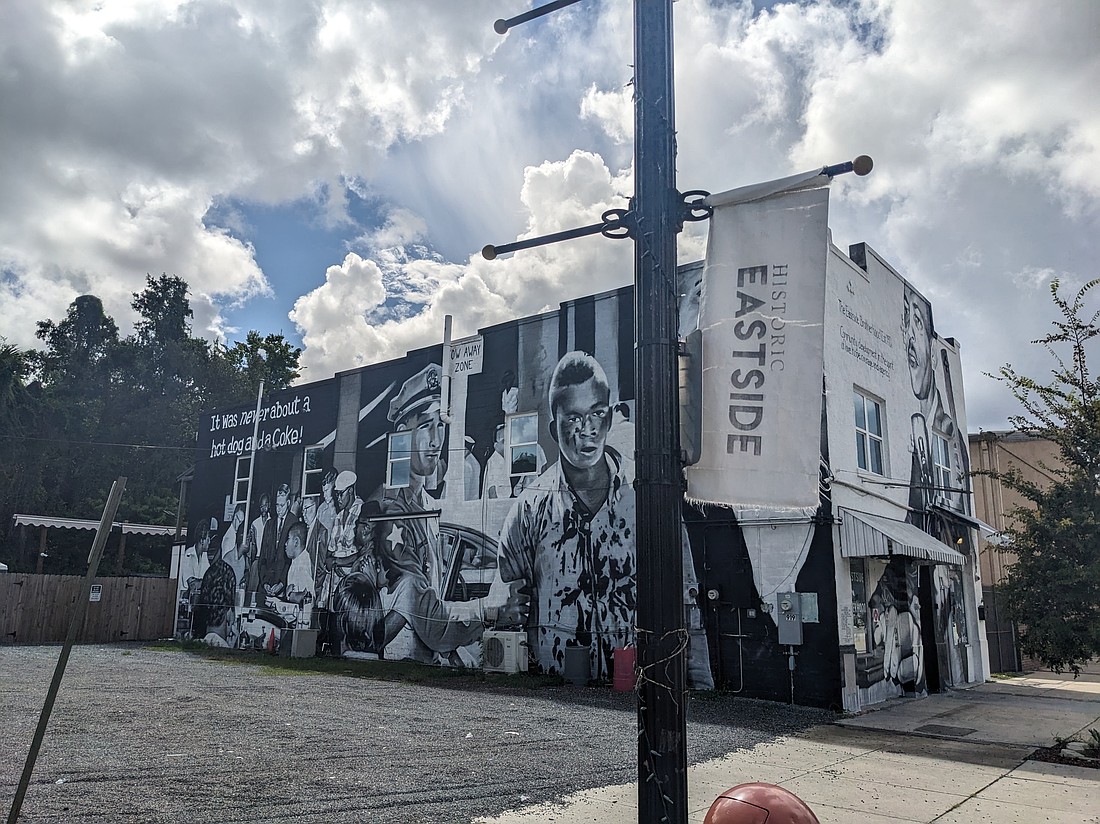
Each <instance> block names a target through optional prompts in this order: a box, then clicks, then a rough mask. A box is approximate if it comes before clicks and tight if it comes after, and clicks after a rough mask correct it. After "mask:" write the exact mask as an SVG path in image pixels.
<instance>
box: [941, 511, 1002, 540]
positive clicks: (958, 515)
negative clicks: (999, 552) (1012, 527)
mask: <svg viewBox="0 0 1100 824" xmlns="http://www.w3.org/2000/svg"><path fill="white" fill-rule="evenodd" d="M932 509H934V510H935V511H936V512H939V513H942V514H943V515H946V516H947V517H948V518H954V519H955V520H956V521H961V522H962V523H964V524H966V525H967V526H968V527H970V528H971V529H976V530H978V532H979V533H980V534H981V536H982V537H983V538H985V539H986V540H987V541H989V542H990V543H996V541H994V540H993V539H994V538H999V537H1000V535H1001V531H1000V530H999V529H997V527H995V526H990V525H989V524H987V523H986V522H985V521H983V520H982V519H981V518H975V517H974V516H973V515H964V514H963V513H962V512H956V511H955V510H954V509H949V508H947V507H946V506H939V505H938V504H932Z"/></svg>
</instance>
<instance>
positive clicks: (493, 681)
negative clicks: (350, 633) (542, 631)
mask: <svg viewBox="0 0 1100 824" xmlns="http://www.w3.org/2000/svg"><path fill="white" fill-rule="evenodd" d="M145 648H146V649H151V650H156V651H159V652H183V653H187V654H189V655H195V656H198V657H200V658H205V659H207V660H212V661H220V662H223V663H227V664H251V665H253V666H258V667H260V669H261V671H262V672H264V673H265V674H267V675H310V674H313V675H338V676H342V677H345V678H367V679H371V680H375V681H397V682H402V683H406V684H426V685H432V684H439V685H450V686H463V685H466V684H469V685H471V686H474V685H485V686H500V687H519V688H525V689H542V688H544V687H556V686H561V684H563V683H564V680H563V679H562V678H561V676H558V675H539V674H536V673H517V674H516V675H504V674H500V673H485V672H482V671H481V670H480V669H475V668H473V667H436V666H430V665H428V664H418V663H415V662H413V661H363V660H359V659H352V658H331V657H321V656H316V657H313V658H289V657H288V658H284V657H282V656H278V655H271V654H268V653H262V652H253V651H251V650H231V649H224V648H219V647H209V646H207V645H206V644H203V643H202V642H200V641H158V642H157V643H154V644H148V645H146V647H145Z"/></svg>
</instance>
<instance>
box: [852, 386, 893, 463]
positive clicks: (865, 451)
mask: <svg viewBox="0 0 1100 824" xmlns="http://www.w3.org/2000/svg"><path fill="white" fill-rule="evenodd" d="M853 396H854V400H855V412H856V418H855V424H856V464H857V465H858V466H859V468H860V469H862V470H863V471H864V472H871V473H874V474H875V475H885V474H886V469H885V466H884V462H883V449H882V429H883V415H882V403H880V402H879V401H877V400H875V399H874V398H872V397H870V396H868V395H864V394H863V393H862V392H860V391H859V390H858V389H857V390H856V391H855V392H854V393H853Z"/></svg>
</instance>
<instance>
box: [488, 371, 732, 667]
mask: <svg viewBox="0 0 1100 824" xmlns="http://www.w3.org/2000/svg"><path fill="white" fill-rule="evenodd" d="M548 394H549V406H550V416H551V436H552V437H553V438H554V440H555V441H556V442H557V444H558V448H559V450H560V459H559V460H558V462H557V463H555V464H553V465H552V466H550V467H548V468H547V469H546V470H545V471H544V472H543V474H542V475H541V476H539V478H538V479H537V480H536V481H535V483H534V484H533V485H532V486H530V487H529V488H527V489H526V490H524V492H523V493H522V494H521V495H520V497H519V498H518V499H517V500H516V504H515V506H514V507H513V508H512V510H511V512H510V513H509V514H508V517H507V518H506V519H505V522H504V526H503V528H502V529H501V534H500V548H499V557H498V564H499V569H500V577H501V580H502V581H504V582H505V583H509V582H519V583H520V584H521V585H522V586H521V588H520V592H521V593H523V594H524V595H527V596H529V599H528V600H527V603H526V604H524V605H523V607H522V608H520V609H512V605H511V604H510V605H508V607H507V608H504V609H502V610H501V614H500V616H499V618H498V625H503V624H506V623H507V622H508V621H509V620H512V621H514V622H515V623H519V624H524V625H526V627H527V630H528V637H529V646H530V650H531V652H532V654H533V655H534V656H535V658H536V659H537V661H538V664H539V666H540V667H541V668H542V669H543V670H544V671H547V672H561V671H563V670H564V666H565V648H566V647H568V646H582V647H587V648H588V650H589V659H590V664H591V669H590V672H591V674H592V676H593V677H594V678H596V679H603V678H606V677H608V676H609V675H610V674H611V671H612V669H611V667H612V657H613V653H614V650H615V648H617V647H624V646H627V645H629V644H632V643H633V642H634V622H635V612H636V597H637V589H636V586H635V580H634V576H635V572H636V549H635V537H634V529H635V497H634V488H633V486H632V482H633V480H634V467H633V462H632V461H629V460H627V459H625V458H623V456H622V455H621V454H619V453H618V452H617V451H616V450H615V449H613V448H610V447H608V446H607V445H606V441H607V435H608V431H609V429H610V426H611V410H610V389H609V386H608V380H607V375H606V374H605V373H604V370H603V367H601V366H600V364H599V363H598V362H597V361H596V359H595V358H593V357H592V356H591V355H588V354H586V353H584V352H569V353H567V354H566V355H565V356H564V357H562V359H561V360H560V361H559V362H558V365H557V367H556V368H555V369H554V373H553V376H552V377H551V379H550V388H549V393H548ZM685 556H687V553H685ZM686 563H688V564H689V565H690V560H688V561H687V562H686ZM690 577H691V579H694V574H692V575H691V576H690ZM687 578H688V576H685V580H687ZM689 655H690V652H689ZM697 669H699V668H693V667H690V666H689V670H697ZM703 680H704V683H703V684H698V683H696V684H695V685H697V686H711V685H712V682H711V681H710V677H709V669H707V671H706V674H705V676H704V678H703Z"/></svg>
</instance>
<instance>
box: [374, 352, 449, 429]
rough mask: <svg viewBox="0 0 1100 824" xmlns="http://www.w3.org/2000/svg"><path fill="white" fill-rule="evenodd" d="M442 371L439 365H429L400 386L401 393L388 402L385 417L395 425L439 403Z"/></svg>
mask: <svg viewBox="0 0 1100 824" xmlns="http://www.w3.org/2000/svg"><path fill="white" fill-rule="evenodd" d="M442 377H443V370H442V369H440V367H439V364H436V363H430V364H428V365H427V366H425V367H424V368H423V369H421V370H420V371H419V372H417V373H416V374H415V375H413V376H412V377H411V378H409V379H408V380H407V381H405V382H404V383H403V384H401V391H400V392H398V393H397V396H396V397H394V399H393V400H392V401H390V411H389V415H387V417H388V418H389V420H390V422H391V423H397V422H398V421H401V420H403V419H405V418H407V417H408V416H409V415H411V414H413V413H414V412H420V411H421V410H423V409H426V408H427V407H428V406H430V405H431V404H433V403H436V404H438V403H439V385H440V383H441V382H442Z"/></svg>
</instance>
